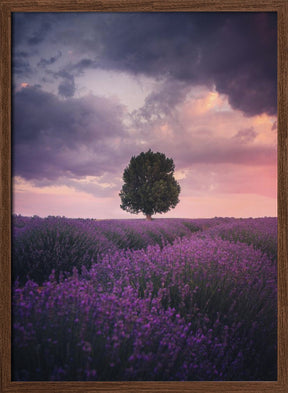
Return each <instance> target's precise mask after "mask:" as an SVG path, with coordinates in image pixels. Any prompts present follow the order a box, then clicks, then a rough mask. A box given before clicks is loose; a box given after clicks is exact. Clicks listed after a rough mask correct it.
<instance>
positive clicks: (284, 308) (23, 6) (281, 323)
mask: <svg viewBox="0 0 288 393" xmlns="http://www.w3.org/2000/svg"><path fill="white" fill-rule="evenodd" d="M0 1H1V3H0V10H1V22H0V23H1V38H0V39H1V54H0V59H1V68H0V72H1V84H0V106H1V107H0V114H1V134H0V147H1V152H0V173H1V193H0V195H1V197H0V200H1V203H0V207H1V213H0V228H1V234H0V255H1V264H0V321H1V324H0V329H1V330H0V338H1V356H0V360H1V363H0V364H1V376H0V378H1V384H0V391H1V392H3V393H8V392H9V393H13V392H17V393H20V392H37V393H44V392H67V393H68V392H69V393H75V392H81V393H83V392H91V393H92V392H106V393H108V392H130V393H132V392H135V393H136V392H137V393H140V392H158V393H159V392H178V393H179V392H203V393H204V392H231V393H232V392H255V393H256V392H259V393H260V392H261V393H262V392H263V393H264V392H279V393H280V392H281V393H285V392H288V263H287V260H288V249H287V241H288V232H287V226H288V220H287V218H288V208H287V207H288V187H287V185H288V184H287V181H288V155H287V148H288V133H287V126H288V83H287V82H288V73H287V71H288V0H34V1H33V0H0ZM29 11H30V12H33V11H38V12H52V11H54V12H63V11H68V12H70V11H110V12H127V11H135V12H136V11H138V12H141V11H151V12H153V11H163V12H171V11H250V12H252V11H274V12H277V17H278V379H277V381H275V382H265V381H263V382H11V13H12V12H29ZM263 345H265V343H263Z"/></svg>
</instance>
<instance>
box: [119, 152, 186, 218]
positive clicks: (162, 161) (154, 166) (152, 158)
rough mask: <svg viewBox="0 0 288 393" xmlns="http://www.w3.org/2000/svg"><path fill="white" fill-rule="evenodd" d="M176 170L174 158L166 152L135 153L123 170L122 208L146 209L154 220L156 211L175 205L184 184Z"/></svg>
mask: <svg viewBox="0 0 288 393" xmlns="http://www.w3.org/2000/svg"><path fill="white" fill-rule="evenodd" d="M174 170H175V165H174V162H173V160H172V159H171V158H167V157H166V156H165V154H163V153H159V152H157V153H153V152H152V151H151V149H149V150H148V151H147V152H146V153H144V152H142V153H140V154H139V155H138V156H136V157H135V156H133V157H132V158H131V160H130V163H129V165H128V166H127V167H126V168H125V170H124V173H123V181H124V184H123V186H122V189H121V191H120V194H119V196H120V198H121V202H122V203H121V205H120V207H121V209H123V210H126V211H127V212H129V213H133V214H138V213H139V212H142V213H144V214H145V215H146V217H147V219H151V216H152V215H153V214H156V213H166V212H167V211H169V210H170V209H171V208H175V206H176V205H177V203H178V202H179V199H178V196H179V194H180V185H179V184H178V182H177V181H176V180H175V178H174Z"/></svg>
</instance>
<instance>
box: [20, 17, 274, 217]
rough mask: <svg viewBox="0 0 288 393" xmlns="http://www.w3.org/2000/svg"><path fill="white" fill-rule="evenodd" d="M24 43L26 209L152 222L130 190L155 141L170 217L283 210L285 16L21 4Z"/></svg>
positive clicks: (29, 212) (248, 214)
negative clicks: (174, 196) (130, 173)
mask: <svg viewBox="0 0 288 393" xmlns="http://www.w3.org/2000/svg"><path fill="white" fill-rule="evenodd" d="M12 38H13V45H12V55H13V56H12V75H13V82H12V84H13V97H12V102H13V105H12V110H13V116H12V117H13V120H12V138H13V147H12V156H13V212H14V213H17V214H22V215H29V216H30V215H34V214H35V215H39V216H42V217H45V216H47V215H60V216H66V217H93V218H134V217H143V216H142V215H141V214H140V215H139V216H134V215H130V214H129V213H127V212H124V211H123V210H121V209H120V198H119V195H118V194H119V191H120V189H121V187H122V174H123V170H124V169H125V167H126V166H127V165H128V163H129V161H130V158H131V156H133V155H138V154H139V153H140V152H142V151H147V150H148V149H149V148H151V149H152V151H154V152H156V151H159V152H162V153H164V154H166V156H167V157H169V158H173V160H174V163H175V167H176V171H175V177H176V178H177V179H178V181H179V183H180V186H181V194H180V203H179V204H178V205H177V207H176V208H175V209H173V210H171V211H170V212H168V213H167V214H165V215H162V216H163V217H191V218H193V217H198V218H201V217H215V216H225V217H227V216H229V217H231V216H234V217H258V216H276V214H277V212H276V211H277V206H276V203H277V198H276V194H277V189H276V183H277V86H276V82H277V75H276V68H277V21H276V14H275V13H238V12H237V13H162V14H161V13H144V14H143V13H124V14H123V13H114V14H113V13H48V14H47V13H15V14H14V15H13V32H12ZM162 216H160V215H159V217H162Z"/></svg>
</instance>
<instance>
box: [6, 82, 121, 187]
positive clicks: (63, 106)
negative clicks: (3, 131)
mask: <svg viewBox="0 0 288 393" xmlns="http://www.w3.org/2000/svg"><path fill="white" fill-rule="evenodd" d="M123 115H124V109H123V107H122V106H121V105H120V104H119V103H117V102H112V101H111V100H107V99H105V98H103V97H102V98H100V97H95V96H86V97H83V98H80V99H66V100H61V99H59V98H57V97H56V96H55V95H53V94H51V93H47V92H44V91H42V90H41V89H40V88H38V87H26V88H24V89H22V90H21V91H19V92H17V93H16V94H15V97H14V100H13V122H12V127H13V130H14V135H13V151H14V155H13V171H14V174H15V175H16V176H22V177H23V178H25V179H27V180H31V179H41V178H45V179H54V180H55V179H58V178H60V177H61V176H72V177H76V178H77V177H81V176H89V175H91V176H98V175H103V173H105V172H106V171H112V172H113V170H114V168H115V163H116V164H117V157H118V156H119V154H117V148H118V147H119V143H121V138H123V137H125V133H126V131H125V129H124V126H123ZM111 157H113V161H112V160H111Z"/></svg>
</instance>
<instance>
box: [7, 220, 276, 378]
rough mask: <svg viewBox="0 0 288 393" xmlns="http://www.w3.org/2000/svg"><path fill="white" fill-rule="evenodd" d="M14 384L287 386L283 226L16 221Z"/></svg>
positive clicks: (247, 222)
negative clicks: (280, 338)
mask: <svg viewBox="0 0 288 393" xmlns="http://www.w3.org/2000/svg"><path fill="white" fill-rule="evenodd" d="M12 277H13V283H14V284H13V310H12V311H13V364H12V374H13V380H19V381H20V380H31V381H32V380H39V381H40V380H42V381H45V380H61V381H65V380H83V381H85V380H99V381H121V380H127V381H136V380H147V381H157V380H159V381H172V380H174V381H181V380H184V381H185V380H196V381H200V380H206V381H217V380H243V381H244V380H247V381H249V380H276V379H277V219H276V218H259V219H252V218H251V219H234V218H213V219H197V220H194V219H156V220H153V221H151V222H149V221H146V220H140V219H139V220H102V221H98V220H88V219H67V218H64V217H48V218H45V219H41V218H39V217H32V218H29V217H21V216H14V217H13V242H12Z"/></svg>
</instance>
